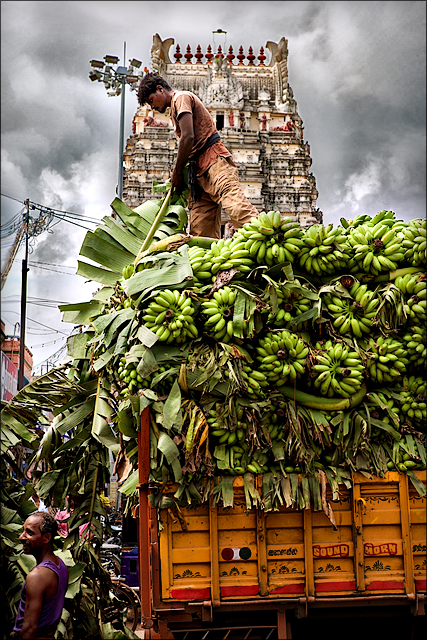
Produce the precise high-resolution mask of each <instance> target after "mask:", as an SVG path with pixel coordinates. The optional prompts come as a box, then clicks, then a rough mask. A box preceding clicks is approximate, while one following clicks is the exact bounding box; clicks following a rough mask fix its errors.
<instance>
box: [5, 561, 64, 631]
mask: <svg viewBox="0 0 427 640" xmlns="http://www.w3.org/2000/svg"><path fill="white" fill-rule="evenodd" d="M37 566H38V567H47V568H48V569H51V570H52V571H53V572H54V573H56V575H57V576H58V588H57V590H56V594H55V595H54V596H53V598H51V599H50V600H43V605H42V610H41V612H40V618H39V624H38V626H39V627H46V626H48V625H56V624H57V623H58V622H59V620H60V618H61V613H62V609H63V607H64V600H65V593H66V591H67V587H68V570H67V567H66V566H65V563H64V562H63V560H61V558H59V567H57V566H56V564H55V563H54V562H52V561H51V560H44V561H43V562H40V564H38V565H37ZM26 600H27V594H26V592H25V582H24V584H23V586H22V591H21V602H20V603H19V607H18V614H17V616H16V621H15V626H14V627H13V630H14V631H20V630H21V628H22V623H23V621H24V611H25V603H26Z"/></svg>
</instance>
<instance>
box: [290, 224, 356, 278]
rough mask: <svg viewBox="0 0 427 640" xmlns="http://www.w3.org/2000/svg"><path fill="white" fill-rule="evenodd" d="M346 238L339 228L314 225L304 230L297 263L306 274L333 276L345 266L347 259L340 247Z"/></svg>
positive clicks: (331, 225) (330, 225)
mask: <svg viewBox="0 0 427 640" xmlns="http://www.w3.org/2000/svg"><path fill="white" fill-rule="evenodd" d="M345 238H346V236H345V234H344V233H343V231H342V229H340V227H337V228H336V229H334V228H333V224H329V225H328V226H327V227H325V226H323V225H321V224H314V225H312V226H311V227H308V229H307V230H306V232H305V234H304V237H303V242H304V246H303V248H302V250H301V251H300V252H299V257H298V263H299V265H300V267H301V268H302V269H304V270H305V271H306V272H307V273H309V274H311V275H315V276H321V275H327V274H334V273H336V271H337V270H338V269H341V268H344V267H345V266H346V261H347V258H346V256H345V253H344V248H343V247H342V246H341V245H340V243H341V242H343V241H344V240H345Z"/></svg>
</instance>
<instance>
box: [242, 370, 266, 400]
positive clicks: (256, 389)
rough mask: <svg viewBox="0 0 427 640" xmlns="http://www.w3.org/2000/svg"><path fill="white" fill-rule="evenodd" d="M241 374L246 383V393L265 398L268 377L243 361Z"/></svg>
mask: <svg viewBox="0 0 427 640" xmlns="http://www.w3.org/2000/svg"><path fill="white" fill-rule="evenodd" d="M241 375H242V378H243V380H244V381H245V383H246V393H248V394H249V395H250V396H257V397H258V398H265V393H266V392H265V388H266V387H268V379H267V376H266V375H265V374H264V373H262V372H261V371H257V370H256V369H254V368H253V367H250V366H249V365H248V364H246V363H244V364H243V366H242V371H241Z"/></svg>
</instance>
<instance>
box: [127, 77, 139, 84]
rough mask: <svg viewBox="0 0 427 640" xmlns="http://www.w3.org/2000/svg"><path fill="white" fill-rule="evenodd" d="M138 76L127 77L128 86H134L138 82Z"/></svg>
mask: <svg viewBox="0 0 427 640" xmlns="http://www.w3.org/2000/svg"><path fill="white" fill-rule="evenodd" d="M138 79H139V78H138V76H126V82H127V83H128V84H133V83H134V82H138Z"/></svg>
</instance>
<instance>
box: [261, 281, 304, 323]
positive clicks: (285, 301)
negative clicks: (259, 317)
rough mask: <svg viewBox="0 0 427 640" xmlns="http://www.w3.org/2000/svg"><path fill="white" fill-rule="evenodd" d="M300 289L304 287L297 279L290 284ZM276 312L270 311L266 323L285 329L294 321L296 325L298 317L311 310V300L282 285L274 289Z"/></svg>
mask: <svg viewBox="0 0 427 640" xmlns="http://www.w3.org/2000/svg"><path fill="white" fill-rule="evenodd" d="M292 284H293V285H296V286H298V287H301V288H307V287H304V285H303V284H302V283H301V282H300V281H299V280H298V279H297V278H295V280H294V281H293V283H292ZM276 293H277V301H278V310H277V312H276V313H275V314H273V313H272V312H271V311H270V312H269V314H268V317H267V323H268V324H269V325H273V326H275V327H286V326H288V325H289V323H290V322H291V321H292V320H294V321H295V323H296V324H298V316H300V315H302V314H303V313H305V312H306V311H308V310H309V309H311V304H312V303H311V300H310V299H309V298H306V297H305V296H304V295H303V294H301V293H297V292H296V291H295V290H294V289H293V288H292V287H289V284H288V285H286V284H282V285H279V286H278V287H277V288H276Z"/></svg>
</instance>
